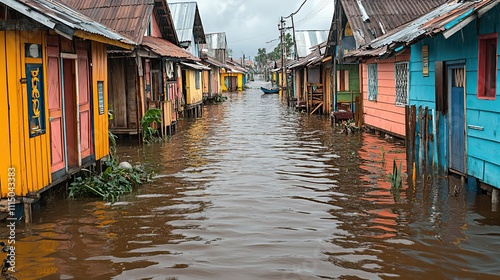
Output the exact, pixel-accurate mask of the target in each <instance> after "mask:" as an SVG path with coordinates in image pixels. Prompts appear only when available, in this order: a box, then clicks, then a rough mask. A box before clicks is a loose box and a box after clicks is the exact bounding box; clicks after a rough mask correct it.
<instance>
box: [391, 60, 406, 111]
mask: <svg viewBox="0 0 500 280" xmlns="http://www.w3.org/2000/svg"><path fill="white" fill-rule="evenodd" d="M403 64H405V65H406V79H405V80H406V93H405V97H406V98H405V102H398V81H402V80H403V79H398V77H397V75H398V71H397V67H398V65H403ZM394 81H395V88H394V89H395V94H396V96H395V100H394V103H395V104H396V106H400V107H404V106H406V105H408V99H409V98H408V97H409V94H410V62H409V61H398V62H396V63H394ZM399 96H402V95H399Z"/></svg>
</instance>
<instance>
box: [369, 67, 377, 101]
mask: <svg viewBox="0 0 500 280" xmlns="http://www.w3.org/2000/svg"><path fill="white" fill-rule="evenodd" d="M370 68H374V69H372V70H371V71H370ZM366 70H367V72H368V73H367V74H368V75H367V78H368V101H374V102H376V101H377V99H378V64H377V63H370V64H367V69H366ZM370 73H371V74H372V75H375V77H370ZM372 83H373V84H372ZM374 90H375V92H372V91H374Z"/></svg>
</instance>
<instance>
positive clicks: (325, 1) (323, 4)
mask: <svg viewBox="0 0 500 280" xmlns="http://www.w3.org/2000/svg"><path fill="white" fill-rule="evenodd" d="M329 4H330V0H322V1H321V2H319V3H318V4H317V5H316V6H315V7H314V8H313V9H312V10H311V12H309V13H308V14H307V15H306V16H305V17H303V18H302V19H301V20H299V21H298V22H297V23H305V22H308V21H310V20H311V19H313V16H314V15H315V14H317V13H318V12H320V11H321V10H323V9H324V8H326V7H327V6H328V5H329Z"/></svg>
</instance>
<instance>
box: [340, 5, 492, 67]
mask: <svg viewBox="0 0 500 280" xmlns="http://www.w3.org/2000/svg"><path fill="white" fill-rule="evenodd" d="M499 3H500V0H476V1H460V2H457V1H451V2H448V3H445V4H443V5H441V6H439V7H437V8H435V9H434V10H432V11H430V12H428V13H427V14H424V15H423V16H421V17H419V18H417V19H415V20H413V21H411V22H409V23H407V24H404V25H402V26H400V27H399V28H397V29H394V30H392V31H391V32H389V33H387V34H385V35H384V36H381V37H379V38H377V39H375V40H373V41H372V42H371V43H369V44H366V45H364V46H362V48H361V49H359V50H356V51H352V52H350V53H348V55H347V56H350V57H355V56H381V55H386V54H389V53H391V52H394V51H396V50H398V51H399V50H400V49H403V48H404V47H406V46H409V45H411V44H412V43H413V42H415V41H417V40H418V39H420V38H421V37H424V36H435V35H437V34H440V33H443V35H445V36H451V35H452V34H453V33H454V32H455V31H458V30H459V29H461V28H462V27H463V26H462V25H463V24H464V23H465V24H467V23H469V20H471V19H475V18H476V17H477V15H478V14H483V13H485V12H486V11H488V10H490V9H492V8H493V7H495V6H497V5H498V4H499ZM455 27H458V28H459V29H456V30H455V29H454V28H455Z"/></svg>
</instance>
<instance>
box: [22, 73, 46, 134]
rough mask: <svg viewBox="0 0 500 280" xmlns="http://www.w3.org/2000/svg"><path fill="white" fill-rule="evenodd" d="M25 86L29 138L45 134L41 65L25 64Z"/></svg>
mask: <svg viewBox="0 0 500 280" xmlns="http://www.w3.org/2000/svg"><path fill="white" fill-rule="evenodd" d="M26 86H27V89H28V126H29V132H30V137H35V136H37V135H41V134H44V133H45V100H44V99H45V92H44V86H43V65H42V64H26Z"/></svg>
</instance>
